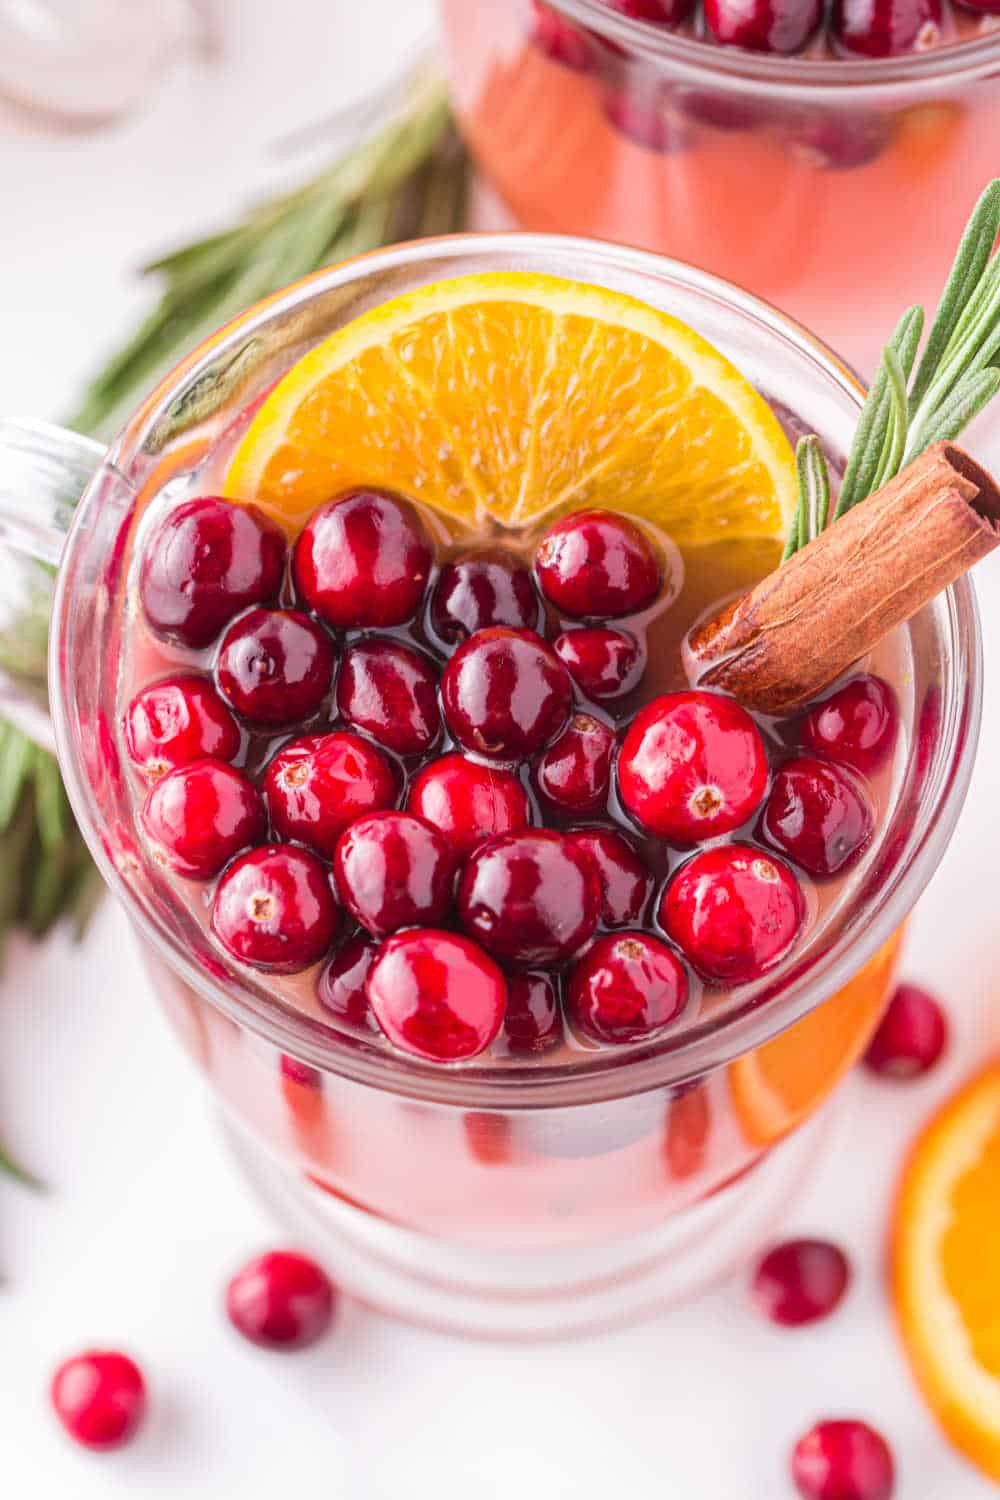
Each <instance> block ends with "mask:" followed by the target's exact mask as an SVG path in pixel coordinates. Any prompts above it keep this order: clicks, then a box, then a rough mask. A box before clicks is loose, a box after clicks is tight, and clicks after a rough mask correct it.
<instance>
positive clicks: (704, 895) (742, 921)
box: [659, 844, 806, 984]
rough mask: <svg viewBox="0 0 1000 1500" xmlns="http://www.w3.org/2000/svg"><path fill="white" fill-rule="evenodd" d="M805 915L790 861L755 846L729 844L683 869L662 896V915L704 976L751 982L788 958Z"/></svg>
mask: <svg viewBox="0 0 1000 1500" xmlns="http://www.w3.org/2000/svg"><path fill="white" fill-rule="evenodd" d="M805 914H806V907H805V898H804V897H803V894H802V890H801V888H800V886H799V883H798V881H797V880H796V878H795V876H794V875H793V874H792V872H791V870H790V869H789V868H788V866H787V865H786V864H783V863H782V861H781V860H780V859H776V858H774V857H773V856H770V855H767V854H764V853H763V852H762V851H761V850H759V849H754V848H753V847H752V846H751V845H749V844H726V845H723V846H721V847H719V848H716V849H706V850H704V851H703V852H702V853H701V854H696V855H695V856H694V858H693V859H689V860H688V862H687V863H686V864H684V865H682V866H681V868H680V869H679V870H678V872H677V874H676V875H675V876H674V877H673V879H672V880H671V881H670V883H669V884H668V886H667V888H666V890H665V891H664V893H663V896H662V897H661V900H660V911H659V919H660V925H661V926H662V927H663V929H664V931H665V932H666V933H667V935H668V937H670V938H671V939H672V940H673V941H674V942H675V943H676V944H677V946H678V948H680V949H681V951H682V952H683V953H684V955H685V957H686V958H688V959H689V960H690V962H691V963H692V964H693V965H694V967H695V969H697V971H698V972H699V974H702V975H703V976H704V977H705V978H706V979H713V980H719V981H721V982H723V983H727V984H744V983H747V982H748V981H750V980H751V979H757V978H759V977H760V975H761V974H765V973H766V972H767V970H768V969H770V968H772V967H773V966H774V965H775V964H776V963H778V962H779V960H780V959H782V958H784V956H785V954H786V953H787V952H788V950H789V949H790V948H791V946H792V944H793V943H794V941H795V939H796V938H797V937H798V935H799V933H800V932H801V930H802V926H803V923H804V921H805Z"/></svg>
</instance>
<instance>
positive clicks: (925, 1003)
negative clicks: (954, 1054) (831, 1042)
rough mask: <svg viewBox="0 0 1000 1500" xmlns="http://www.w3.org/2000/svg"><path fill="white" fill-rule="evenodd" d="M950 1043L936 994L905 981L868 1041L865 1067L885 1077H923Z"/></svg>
mask: <svg viewBox="0 0 1000 1500" xmlns="http://www.w3.org/2000/svg"><path fill="white" fill-rule="evenodd" d="M947 1045H948V1022H947V1020H946V1018H945V1014H944V1011H943V1010H942V1009H941V1006H940V1005H939V1004H938V1002H937V1000H935V998H934V996H933V995H930V994H928V992H927V991H926V990H924V989H921V988H920V986H919V985H916V984H901V985H899V986H898V988H897V989H896V991H895V993H894V994H893V997H892V999H891V1000H890V1001H889V1006H888V1009H887V1010H886V1013H885V1015H884V1016H883V1017H882V1019H881V1021H880V1022H879V1025H878V1030H877V1031H876V1032H875V1035H874V1036H873V1037H872V1039H871V1041H870V1042H869V1044H868V1051H867V1052H866V1053H865V1058H864V1062H865V1067H866V1068H868V1069H869V1070H870V1071H871V1072H872V1073H878V1074H879V1076H880V1077H882V1078H898V1079H902V1080H907V1079H910V1078H920V1077H922V1076H923V1074H924V1073H929V1072H930V1070H931V1068H933V1067H934V1065H935V1064H936V1063H937V1062H938V1061H939V1060H940V1058H941V1055H942V1053H943V1052H944V1050H945V1048H946V1047H947Z"/></svg>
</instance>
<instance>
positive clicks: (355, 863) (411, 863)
mask: <svg viewBox="0 0 1000 1500" xmlns="http://www.w3.org/2000/svg"><path fill="white" fill-rule="evenodd" d="M454 873H455V865H454V860H453V857H452V851H451V848H450V846H449V844H448V840H447V839H446V838H445V836H444V834H443V833H441V832H440V830H439V829H437V828H434V827H432V825H431V824H430V823H425V822H424V820H423V818H417V817H414V815H413V814H412V813H401V812H382V813H373V814H372V815H371V816H370V817H367V818H358V819H357V821H356V822H354V823H352V824H351V826H350V828H348V830H347V832H346V833H344V834H343V835H342V836H341V839H340V842H339V843H338V845H337V852H336V855H335V856H334V861H333V876H334V880H335V881H336V885H337V894H338V895H339V896H340V899H341V901H342V903H343V905H344V906H345V907H346V908H347V910H348V911H349V912H350V914H351V916H352V917H353V918H354V920H355V921H356V922H360V923H361V926H362V927H365V928H367V930H368V931H369V932H370V933H371V934H372V936H373V937H377V938H384V937H389V936H390V935H391V934H392V933H394V932H398V931H399V929H400V928H401V927H417V926H424V927H428V926H432V925H433V924H434V923H437V922H443V921H444V920H445V918H446V917H447V915H448V910H449V908H450V906H451V894H452V886H453V884H454V879H453V877H454Z"/></svg>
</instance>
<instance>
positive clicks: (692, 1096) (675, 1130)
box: [663, 1083, 712, 1182]
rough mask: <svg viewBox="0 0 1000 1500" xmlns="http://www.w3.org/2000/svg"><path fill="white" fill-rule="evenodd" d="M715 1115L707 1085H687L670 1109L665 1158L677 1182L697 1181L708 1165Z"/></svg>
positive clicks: (669, 1170) (672, 1100) (665, 1136)
mask: <svg viewBox="0 0 1000 1500" xmlns="http://www.w3.org/2000/svg"><path fill="white" fill-rule="evenodd" d="M711 1129H712V1111H711V1107H710V1104H709V1097H708V1089H707V1088H706V1086H705V1084H704V1083H695V1084H693V1085H690V1084H689V1085H688V1086H687V1088H684V1089H682V1090H681V1091H680V1092H678V1093H677V1094H675V1096H674V1097H673V1099H671V1101H670V1103H669V1105H668V1106H667V1128H666V1133H665V1135H664V1140H663V1154H664V1157H665V1159H666V1166H667V1171H668V1172H669V1174H670V1176H671V1177H673V1178H674V1179H675V1181H678V1182H683V1181H685V1180H686V1179H687V1178H689V1177H694V1176H695V1175H696V1174H697V1173H698V1172H700V1171H701V1169H702V1167H703V1166H704V1165H705V1158H706V1156H707V1153H708V1138H709V1135H710V1133H711Z"/></svg>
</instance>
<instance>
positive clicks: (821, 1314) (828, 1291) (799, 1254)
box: [751, 1240, 851, 1328]
mask: <svg viewBox="0 0 1000 1500" xmlns="http://www.w3.org/2000/svg"><path fill="white" fill-rule="evenodd" d="M850 1279H851V1268H850V1264H849V1262H848V1259H847V1256H846V1255H845V1254H844V1252H843V1250H841V1249H840V1247H839V1246H838V1245H832V1244H830V1242H829V1240H785V1242H784V1243H783V1244H780V1245H775V1246H774V1247H773V1248H772V1249H770V1250H768V1252H767V1254H766V1255H763V1256H762V1257H761V1259H760V1260H759V1261H758V1263H757V1267H756V1269H755V1271H754V1273H753V1280H752V1283H751V1295H752V1297H753V1300H754V1302H755V1304H756V1306H757V1307H758V1309H759V1310H760V1311H761V1312H762V1313H763V1314H764V1316H765V1317H766V1318H770V1320H771V1322H772V1323H780V1324H781V1326H782V1327H783V1328H799V1327H801V1326H802V1325H803V1324H806V1323H816V1322H818V1321H819V1320H820V1319H821V1318H828V1317H829V1316H830V1314H831V1313H832V1312H833V1311H834V1310H835V1309H836V1308H837V1307H839V1305H840V1303H841V1301H842V1300H843V1297H844V1294H845V1292H846V1291H847V1288H848V1285H849V1283H850Z"/></svg>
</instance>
